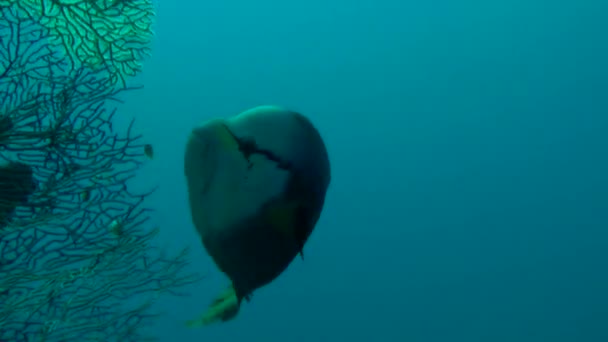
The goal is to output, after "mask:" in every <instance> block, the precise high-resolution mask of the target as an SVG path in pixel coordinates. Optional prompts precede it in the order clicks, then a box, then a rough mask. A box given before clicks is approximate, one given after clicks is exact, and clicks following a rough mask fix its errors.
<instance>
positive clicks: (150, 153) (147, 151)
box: [144, 144, 154, 159]
mask: <svg viewBox="0 0 608 342" xmlns="http://www.w3.org/2000/svg"><path fill="white" fill-rule="evenodd" d="M144 153H145V154H146V157H148V158H150V159H152V158H154V149H153V148H152V145H150V144H146V145H145V146H144Z"/></svg>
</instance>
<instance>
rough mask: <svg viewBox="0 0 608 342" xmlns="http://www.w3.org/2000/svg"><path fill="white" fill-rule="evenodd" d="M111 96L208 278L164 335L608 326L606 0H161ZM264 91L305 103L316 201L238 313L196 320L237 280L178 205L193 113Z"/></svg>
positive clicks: (199, 337)
mask: <svg viewBox="0 0 608 342" xmlns="http://www.w3.org/2000/svg"><path fill="white" fill-rule="evenodd" d="M157 11H158V22H157V25H156V39H155V42H154V48H153V56H152V57H151V58H149V59H148V60H147V61H146V62H145V67H144V73H143V74H142V75H141V76H140V77H138V79H137V82H138V83H141V84H144V86H145V89H144V90H141V91H138V92H135V93H133V94H132V95H131V96H130V97H129V99H128V102H127V104H126V105H125V106H123V107H122V109H121V110H122V111H123V112H124V113H126V114H133V115H135V116H136V117H137V120H138V129H139V130H140V131H141V132H143V133H144V134H145V136H146V139H147V140H148V141H149V142H151V143H153V144H154V146H155V154H156V157H155V159H154V160H153V161H152V162H150V163H149V164H148V165H147V166H146V167H145V168H144V169H143V170H142V172H141V175H140V178H141V180H142V181H143V182H147V183H149V184H151V185H155V184H158V185H159V186H160V189H159V191H158V192H157V194H156V195H155V196H154V198H152V199H151V201H150V202H149V204H150V205H151V206H152V207H154V208H155V209H156V210H157V213H156V214H155V217H154V219H155V220H156V221H157V222H158V223H159V224H160V226H161V228H162V234H163V240H162V243H163V244H165V245H167V246H170V248H176V249H177V248H180V247H184V246H191V248H192V251H193V253H192V262H193V267H194V269H196V270H198V271H200V272H202V273H203V274H206V275H207V278H206V279H205V280H203V281H202V282H200V283H199V284H197V285H196V286H194V287H191V288H188V289H187V290H188V291H190V292H192V296H190V297H188V298H176V299H174V298H169V299H167V300H165V301H163V302H162V303H161V308H160V309H161V310H162V312H164V313H165V316H163V317H162V318H161V319H160V320H159V325H158V326H157V327H155V328H154V330H155V332H156V333H157V334H158V335H159V336H160V338H161V340H162V341H172V342H175V341H180V342H181V341H183V342H187V341H214V342H221V341H251V342H253V341H263V342H274V341H281V342H285V341H289V342H304V341H319V342H321V341H332V342H335V341H387V342H388V341H407V342H426V341H429V342H434V341H441V342H444V341H452V342H455V341H466V342H471V341H484V342H486V341H493V342H494V341H505V342H506V341H509V342H510V341H519V342H524V341H551V342H561V341H577V342H578V341H581V342H595V341H598V342H600V341H608V329H606V327H607V326H608V325H607V324H608V323H607V322H608V273H607V269H608V179H607V177H608V152H607V148H608V38H606V37H607V34H608V2H606V1H600V0H598V1H591V0H587V1H585V0H580V1H540V0H536V1H535V0H509V1H507V0H496V1H472V0H464V1H446V0H431V1H404V0H400V1H397V0H373V1H372V0H355V1H353V0H350V1H346V0H324V1H320V0H308V1H276V0H273V1H271V0H257V1H242V0H240V1H239V0H226V1H194V0H182V1H169V0H158V2H157ZM260 104H277V105H283V106H287V107H289V108H291V109H294V110H297V111H300V112H302V113H303V114H305V115H307V116H308V117H310V118H311V119H312V120H313V122H314V123H315V124H316V126H317V127H318V128H319V130H320V131H321V133H322V135H323V137H324V139H325V141H326V144H327V147H328V149H329V153H330V158H331V162H332V172H333V174H332V176H333V177H332V184H331V186H330V189H329V192H328V198H327V202H326V206H325V209H324V212H323V215H322V218H321V220H320V222H319V224H318V226H317V228H316V230H315V231H314V233H313V235H312V237H311V239H310V240H309V242H308V243H307V245H306V247H305V254H306V259H305V260H304V261H301V260H300V259H297V260H296V261H295V262H294V263H293V264H292V266H291V267H290V268H289V269H288V271H287V272H286V273H284V274H283V275H282V276H281V277H280V278H279V279H277V280H276V281H275V282H274V283H272V284H271V285H269V286H267V287H264V288H262V289H260V290H259V291H257V292H256V293H255V295H254V297H253V300H252V301H251V303H248V304H245V305H244V306H243V308H242V310H241V312H240V314H239V316H238V317H237V319H236V320H234V321H232V322H229V323H226V324H222V325H216V326H211V327H205V328H200V329H188V328H186V327H185V326H184V321H185V320H188V319H192V318H194V317H197V316H198V315H200V314H201V313H202V312H204V311H205V309H206V307H207V305H208V304H209V302H210V301H211V300H212V298H213V297H214V296H215V295H216V294H218V293H219V292H220V291H221V290H222V289H223V288H224V286H226V284H227V280H226V279H225V277H224V276H223V275H222V274H221V273H220V272H219V271H218V270H217V269H216V268H215V267H214V265H213V264H212V262H211V259H210V258H209V257H208V256H207V255H206V253H205V252H204V250H203V249H202V246H201V244H200V243H199V240H198V237H197V235H196V233H195V231H194V228H193V227H192V224H191V222H190V217H189V212H188V206H187V199H186V187H185V179H184V177H183V170H182V168H183V153H184V146H185V142H186V138H187V135H188V134H189V132H190V130H191V129H192V128H193V127H194V125H196V124H198V123H200V122H202V121H204V120H206V119H209V118H212V117H217V116H220V117H226V116H230V115H234V114H237V113H238V112H241V111H243V110H245V109H248V108H250V107H253V106H257V105H260Z"/></svg>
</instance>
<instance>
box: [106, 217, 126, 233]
mask: <svg viewBox="0 0 608 342" xmlns="http://www.w3.org/2000/svg"><path fill="white" fill-rule="evenodd" d="M108 228H109V230H110V233H112V234H114V235H116V236H118V237H120V236H122V235H123V233H124V229H123V228H124V227H123V226H122V224H121V223H120V222H119V221H118V220H114V221H112V223H110V226H109V227H108Z"/></svg>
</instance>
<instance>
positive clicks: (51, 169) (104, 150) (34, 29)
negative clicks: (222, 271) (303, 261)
mask: <svg viewBox="0 0 608 342" xmlns="http://www.w3.org/2000/svg"><path fill="white" fill-rule="evenodd" d="M85 3H86V4H88V5H87V6H93V5H94V4H97V5H99V4H98V2H96V1H60V0H55V1H46V0H40V1H33V0H19V1H12V0H9V1H7V0H0V341H14V342H20V341H46V342H51V341H65V342H71V341H78V342H81V341H143V340H146V331H145V327H146V325H147V324H150V323H151V322H152V319H153V318H154V317H155V314H154V311H153V304H154V302H155V301H156V300H157V299H158V298H160V296H162V295H163V294H165V293H173V294H180V293H179V292H177V291H178V290H180V289H182V288H183V287H184V286H186V285H188V284H191V283H193V282H195V281H197V280H198V279H200V277H199V276H198V275H196V274H192V273H188V272H189V271H188V270H187V267H188V255H187V250H182V251H179V252H177V253H175V254H167V253H164V252H163V251H162V250H159V249H158V248H157V247H156V242H155V241H157V239H156V237H157V233H158V232H159V230H158V228H156V227H154V226H151V225H150V210H149V209H148V208H147V207H146V206H145V203H146V199H147V198H148V196H149V195H150V193H151V191H144V192H135V191H133V190H132V184H133V183H132V180H133V178H134V177H135V176H136V175H137V171H138V169H139V167H140V166H141V164H142V163H143V162H145V160H146V159H145V156H144V144H143V143H141V142H140V141H141V136H140V135H138V134H136V133H135V130H134V128H133V127H134V126H133V123H132V122H131V124H130V125H129V126H128V127H125V128H124V129H117V127H114V126H115V125H113V122H114V116H115V114H116V112H117V109H116V106H115V104H116V103H117V101H118V99H119V98H120V97H121V95H122V94H123V93H125V92H129V91H131V90H132V89H133V88H129V87H127V86H118V84H117V83H116V78H115V77H116V76H115V75H116V70H119V69H114V68H113V67H112V65H114V64H113V63H114V62H113V61H111V60H108V59H107V58H109V57H108V56H110V57H111V55H112V54H101V55H100V56H102V57H103V58H106V59H100V60H101V61H103V63H101V64H95V63H90V62H87V60H83V61H81V60H80V59H77V58H80V57H79V56H80V55H78V54H72V53H70V52H69V51H70V50H66V46H65V42H66V41H68V40H69V39H71V38H65V37H63V36H62V34H63V33H61V30H59V29H57V27H50V26H49V24H48V22H47V21H45V20H42V18H43V17H44V18H46V17H45V15H46V14H45V13H47V11H49V8H50V7H49V6H63V7H62V8H63V9H64V10H65V12H66V13H72V14H73V13H76V12H75V11H73V9H75V8H78V4H80V6H85ZM102 3H103V4H105V5H107V6H108V7H106V8H111V6H110V2H102ZM113 3H114V4H116V6H119V5H121V6H127V4H131V5H132V4H134V3H136V2H134V1H114V2H113ZM34 4H38V12H35V13H34V11H33V9H32V8H34V7H33V6H34ZM49 4H52V5H49ZM28 6H29V7H28ZM70 6H74V7H70ZM68 9H69V10H68ZM91 11H93V12H91V13H98V12H95V11H96V10H91ZM87 13H89V12H83V13H81V15H80V17H79V19H78V20H82V22H85V21H86V20H87V19H86V16H90V14H87ZM51 14H53V16H62V18H63V19H57V20H59V21H61V20H71V19H69V17H68V16H67V15H66V14H65V13H64V12H62V14H61V15H59V14H54V13H51ZM53 16H50V18H52V17H53ZM123 19H124V20H125V21H129V20H131V19H129V18H123ZM48 20H52V19H48ZM88 20H89V22H94V20H93V19H91V18H89V19H88ZM67 27H72V26H69V25H68V26H67ZM85 41H86V42H87V44H88V43H91V41H90V40H88V39H85ZM83 44H84V43H83ZM85 45H86V44H85ZM97 46H100V45H99V44H97ZM72 48H73V51H80V50H79V48H78V47H76V46H73V47H72ZM82 49H86V48H84V47H83V48H82ZM66 51H68V53H66ZM100 51H101V50H100ZM118 64H120V63H118ZM118 64H116V65H118ZM120 70H122V69H120ZM121 75H123V76H125V75H126V74H121Z"/></svg>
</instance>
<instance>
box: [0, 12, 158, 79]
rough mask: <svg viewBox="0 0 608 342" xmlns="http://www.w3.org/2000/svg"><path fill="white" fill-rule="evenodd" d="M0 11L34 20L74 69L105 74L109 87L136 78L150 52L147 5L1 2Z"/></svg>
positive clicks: (151, 18)
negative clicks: (18, 12) (87, 69)
mask: <svg viewBox="0 0 608 342" xmlns="http://www.w3.org/2000/svg"><path fill="white" fill-rule="evenodd" d="M0 8H12V9H13V10H19V11H21V12H22V13H23V14H24V15H25V16H27V17H28V18H31V19H35V20H37V21H38V22H39V23H40V24H41V25H42V26H43V27H44V28H46V29H47V30H48V31H49V36H48V38H49V39H50V40H54V42H53V43H55V44H56V45H57V46H58V47H61V48H62V50H63V51H64V53H65V54H66V55H67V56H68V57H69V58H70V59H71V61H72V63H73V64H77V63H82V64H84V66H86V67H88V68H90V69H92V70H98V69H101V68H104V69H106V70H107V72H108V73H109V75H110V78H111V81H112V82H113V83H118V82H122V83H123V84H124V82H125V80H126V78H127V77H130V76H133V75H135V74H136V73H137V72H139V71H140V70H141V61H142V59H143V58H144V57H146V56H147V55H148V54H149V52H150V43H151V40H152V37H153V30H152V23H153V19H154V7H153V5H152V3H151V0H0Z"/></svg>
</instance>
